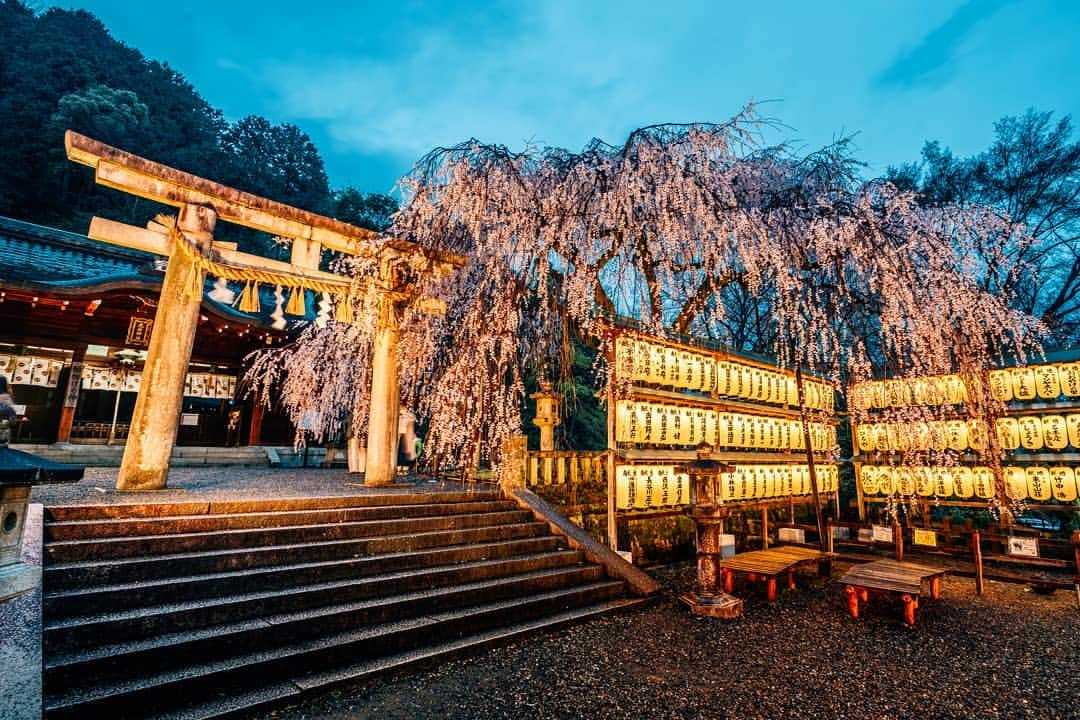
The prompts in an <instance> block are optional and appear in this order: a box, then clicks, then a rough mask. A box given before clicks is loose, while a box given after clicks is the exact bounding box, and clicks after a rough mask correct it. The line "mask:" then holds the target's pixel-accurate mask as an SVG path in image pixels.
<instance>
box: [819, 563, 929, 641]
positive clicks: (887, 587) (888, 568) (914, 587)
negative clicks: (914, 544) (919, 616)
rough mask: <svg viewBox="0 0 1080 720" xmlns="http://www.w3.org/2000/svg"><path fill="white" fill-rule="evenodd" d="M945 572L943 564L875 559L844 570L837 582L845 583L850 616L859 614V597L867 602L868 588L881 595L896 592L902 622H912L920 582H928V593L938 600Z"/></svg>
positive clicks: (869, 591) (855, 616) (921, 587)
mask: <svg viewBox="0 0 1080 720" xmlns="http://www.w3.org/2000/svg"><path fill="white" fill-rule="evenodd" d="M947 572H948V570H945V569H944V568H935V567H929V566H927V565H919V564H917V563H912V562H902V561H898V560H875V561H874V562H868V563H863V564H861V565H855V566H854V567H852V568H851V569H850V570H848V571H847V572H846V573H844V577H842V578H840V582H841V583H843V584H844V585H847V587H846V588H844V592H845V593H846V594H847V598H848V612H850V613H851V617H853V618H857V617H859V601H860V600H861V601H863V602H866V601H867V600H868V599H869V596H870V593H871V592H873V593H876V594H882V595H893V594H899V595H900V599H901V600H903V601H904V622H906V623H907V624H908V625H914V624H915V611H916V610H917V609H918V607H919V597H920V596H921V595H922V594H923V593H922V589H923V584H924V583H927V582H928V583H929V585H930V597H931V598H933V599H934V600H937V599H938V598H939V597H941V578H942V577H944V576H945V574H946V573H947Z"/></svg>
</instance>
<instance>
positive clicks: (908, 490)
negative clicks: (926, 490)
mask: <svg viewBox="0 0 1080 720" xmlns="http://www.w3.org/2000/svg"><path fill="white" fill-rule="evenodd" d="M893 484H894V486H895V489H896V492H897V493H899V494H900V495H914V494H915V477H914V475H912V473H911V468H907V467H897V468H894V469H893Z"/></svg>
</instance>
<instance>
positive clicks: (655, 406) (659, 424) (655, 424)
mask: <svg viewBox="0 0 1080 720" xmlns="http://www.w3.org/2000/svg"><path fill="white" fill-rule="evenodd" d="M649 417H650V419H651V423H650V425H651V426H652V432H651V435H652V442H654V443H657V444H664V443H667V442H668V440H667V436H668V434H667V425H668V409H667V408H666V407H664V406H663V405H660V404H659V403H649Z"/></svg>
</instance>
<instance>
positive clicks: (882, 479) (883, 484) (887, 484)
mask: <svg viewBox="0 0 1080 720" xmlns="http://www.w3.org/2000/svg"><path fill="white" fill-rule="evenodd" d="M878 472H879V474H878V492H879V493H881V494H882V495H892V494H893V492H895V490H896V485H895V484H894V482H893V468H891V467H881V468H878Z"/></svg>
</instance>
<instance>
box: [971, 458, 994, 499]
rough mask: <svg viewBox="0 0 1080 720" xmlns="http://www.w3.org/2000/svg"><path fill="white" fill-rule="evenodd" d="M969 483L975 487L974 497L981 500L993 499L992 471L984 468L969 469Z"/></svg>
mask: <svg viewBox="0 0 1080 720" xmlns="http://www.w3.org/2000/svg"><path fill="white" fill-rule="evenodd" d="M971 481H972V484H974V486H975V495H977V496H978V497H980V498H982V499H983V500H989V499H990V498H992V497H994V492H995V491H994V471H993V470H991V469H990V468H988V467H985V466H981V465H980V466H977V467H973V468H972V469H971Z"/></svg>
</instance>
